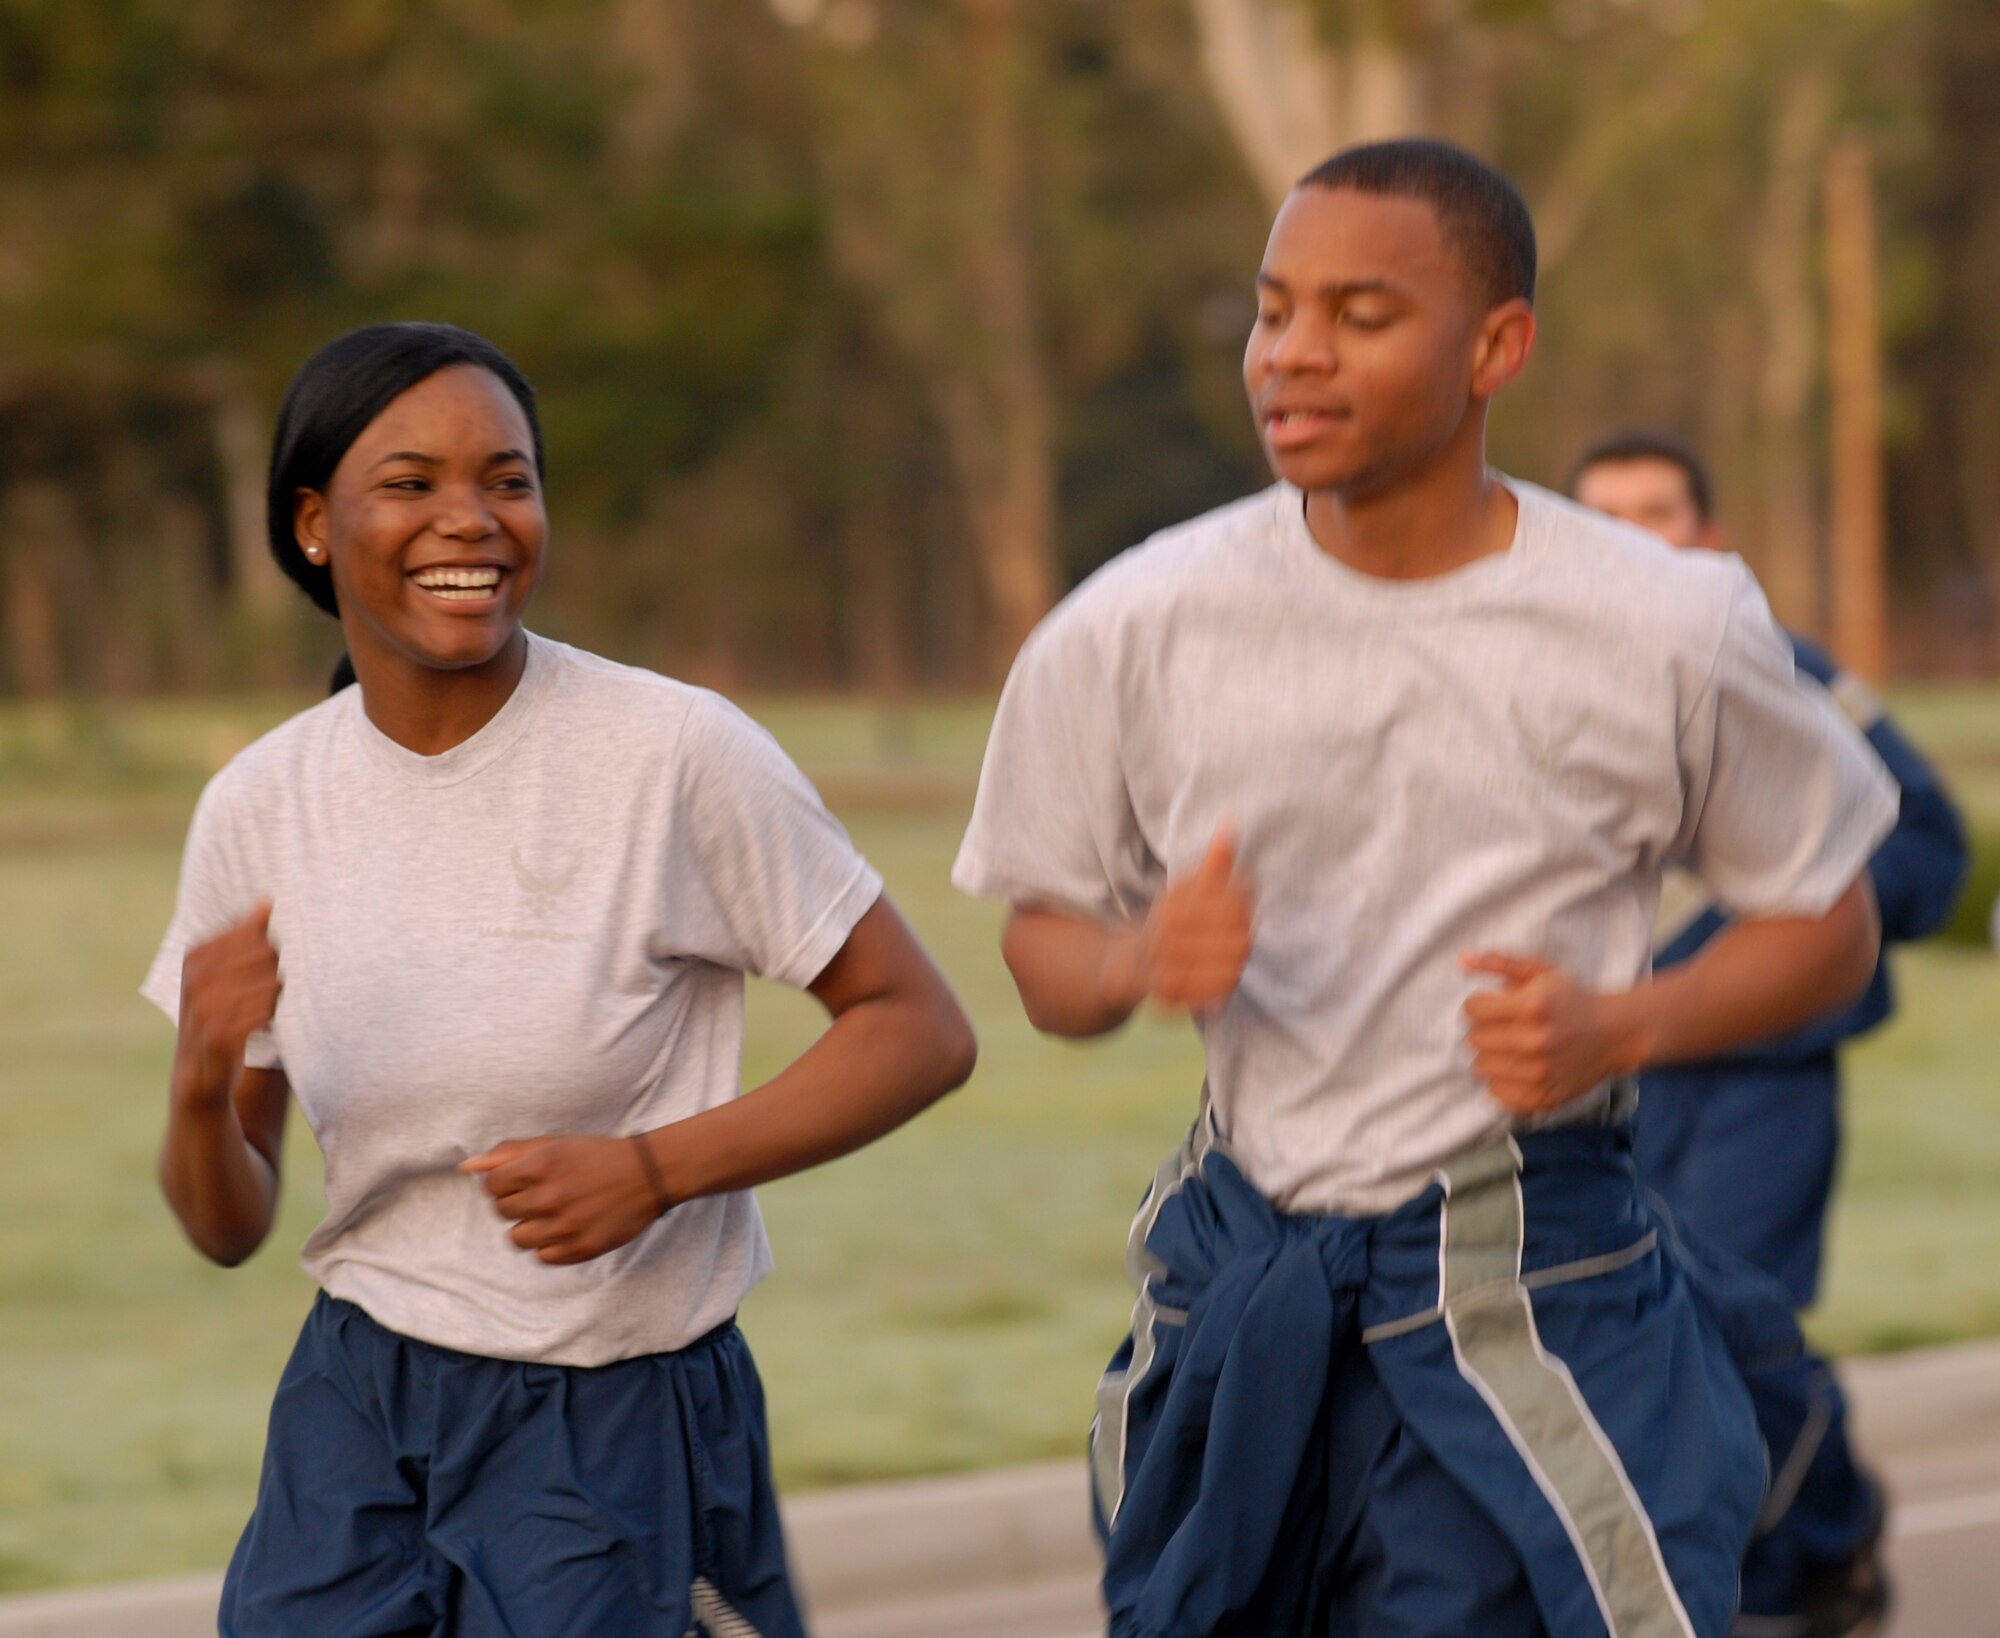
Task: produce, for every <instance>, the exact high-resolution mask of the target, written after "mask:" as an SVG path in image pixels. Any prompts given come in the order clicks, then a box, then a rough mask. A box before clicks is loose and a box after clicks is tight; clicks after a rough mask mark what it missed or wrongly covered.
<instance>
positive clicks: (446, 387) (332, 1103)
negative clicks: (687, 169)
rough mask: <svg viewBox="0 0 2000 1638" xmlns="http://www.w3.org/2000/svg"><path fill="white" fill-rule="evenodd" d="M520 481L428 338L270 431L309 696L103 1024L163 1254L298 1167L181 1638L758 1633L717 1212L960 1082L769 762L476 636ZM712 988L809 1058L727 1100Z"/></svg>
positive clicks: (332, 384)
mask: <svg viewBox="0 0 2000 1638" xmlns="http://www.w3.org/2000/svg"><path fill="white" fill-rule="evenodd" d="M542 477H543V460H542V437H541V429H540V425H539V422H538V419H537V416H536V410H535V400H534V394H533V392H532V390H531V389H530V387H529V385H528V383H527V381H526V380H525V378H523V376H522V375H521V373H520V371H519V370H518V369H516V368H515V366H514V365H513V364H512V363H511V362H510V361H509V360H508V359H507V358H506V357H505V356H504V355H503V354H501V353H500V352H499V351H498V349H496V348H495V347H493V346H492V344H491V343H489V342H487V341H484V340H482V339H481V338H480V337H478V336H475V335H471V334H469V333H468V332H465V331H463V330H457V329H454V328H452V327H450V326H446V325H431V324H391V325H375V326H370V327H368V328H366V329H362V330H357V331H354V332H352V333H350V334H348V335H346V336H343V337H341V338H339V339H338V340H336V341H334V342H332V343H330V344H329V345H328V346H326V347H325V348H323V349H322V350H321V351H320V352H319V353H317V354H315V355H314V357H313V358H312V359H311V360H310V361H309V362H308V363H307V364H306V365H305V366H304V368H303V369H301V370H300V372H299V374H298V376H297V378H296V379H295V380H294V382H293V384H292V388H291V391H290V393H289V394H288V395H287V397H286V400H285V405H284V408H283V411H282V413H281V415H280V418H279V424H278V431H277V438H276V446H275V449H274V451H273V455H272V460H271V469H270V482H269V492H268V497H267V499H268V525H269V533H270V543H271V548H272V551H273V552H274V553H275V554H276V556H277V559H278V562H279V564H280V566H281V567H283V568H284V570H285V571H286V573H287V574H289V575H290V576H291V577H292V578H293V579H294V580H295V581H297V582H298V584H299V585H300V586H301V587H302V588H303V589H304V590H305V591H306V592H307V593H308V595H310V596H311V597H312V599H313V601H314V602H315V603H317V604H318V605H319V606H320V607H321V608H322V609H324V610H325V611H326V612H328V613H330V614H333V615H335V616H336V617H337V618H338V619H339V620H340V623H341V628H342V635H343V637H344V638H345V640H346V647H347V654H348V656H349V657H350V659H351V662H352V673H353V676H354V679H355V681H354V684H353V685H352V686H347V687H344V688H342V689H340V690H339V691H337V692H335V693H334V695H333V697H332V698H330V699H328V700H326V701H324V702H323V703H321V704H320V705H318V706H316V707H314V708H313V709H311V710H308V711H306V712H303V713H302V714H300V715H299V716H296V717H294V718H292V719H291V720H290V721H289V722H286V723H284V724H283V725H281V726H280V727H278V728H277V729H275V730H273V731H272V732H271V733H270V734H267V735H266V736H265V737H264V738H263V739H261V740H259V741H258V742H257V743H256V744H255V745H253V746H251V747H250V748H249V749H248V750H246V751H244V752H243V753H242V754H241V755H239V756H237V757H236V758H234V759H233V760H232V761H231V762H230V763H229V764H228V766H226V767H225V768H224V769H223V770H222V771H221V772H220V773H219V774H217V775H216V777H215V778H214V779H213V780H212V781H211V782H210V784H209V786H208V788H207V789H206V790H205V791H204V792H203V794H202V797H201V801H200V803H199V805H198V807H197V808H196V811H195V815H194V819H193V823H192V825H191V827H190V830H189V834H188V842H187V849H186V854H185V857H184V860H183V865H182V871H181V878H180V888H179V896H178V900H177V903H176V905H175V909H174V915H173V920H172V923H171V925H170V926H169V928H168V931H167V934H166V937H165V939H164V941H163V942H162V944H161V947H160V950H159V954H158V956H157V957H156V959H155V960H154V963H153V966H152V970H151V972H150V973H149V974H148V976H147V978H146V982H145V985H144V993H145V994H146V996H147V997H148V998H149V999H151V1000H152V1001H154V1002H155V1003H157V1004H158V1005H159V1007H160V1008H161V1009H162V1010H163V1011H164V1012H165V1013H166V1014H167V1016H168V1017H169V1018H170V1019H172V1020H174V1021H175V1023H176V1025H177V1026H178V1029H179V1038H178V1042H177V1045H176V1049H175V1055H174V1062H173V1071H172V1080H171V1095H170V1103H169V1116H168V1125H167V1136H166V1143H165V1147H164V1150H163V1153H162V1156H161V1161H160V1175H161V1182H162V1185H163V1187H164V1190H165V1193H166V1196H167V1200H168V1202H169V1204H170V1205H171V1206H172V1208H173V1210H174V1212H175V1214H176V1216H177V1217H178V1218H179V1220H180V1222H181V1225H182V1227H183V1228H184V1229H185V1230H186V1232H187V1235H188V1237H189V1239H190V1240H192V1241H193V1242H194V1244H195V1246H196V1247H197V1248H198V1249H199V1250H200V1251H201V1252H202V1253H203V1254H204V1255H206V1256H208V1257H210V1258H212V1259H213V1260H214V1261H216V1262H218V1263H221V1264H224V1265H234V1264H237V1263H240V1262H242V1261H243V1260H244V1259H245V1258H246V1257H248V1256H250V1254H251V1253H252V1252H254V1251H255V1250H256V1249H257V1248H258V1246H259V1245H260V1244H261V1243H262V1242H263V1241H264V1239H265V1238H266V1236H267V1235H268V1234H269V1233H270V1229H271V1225H272V1220H273V1215H274V1212H275V1210H276V1206H277V1196H278V1188H279V1170H280V1157H281V1154H282V1150H283V1136H284V1128H285V1121H286V1113H287V1109H288V1107H289V1105H290V1102H291V1100H292V1099H293V1097H295V1096H296V1098H297V1099H298V1102H299V1105H300V1108H301V1110H302V1111H303V1113H304V1115H305V1118H306V1120H307V1121H308V1122H309V1123H310V1125H311V1127H312V1130H313V1135H314V1136H315V1137H316V1138H317V1139H318V1141H319V1144H320V1148H321V1150H322V1151H323V1153H324V1155H325V1157H326V1189H327V1208H328V1209H327V1215H326V1218H325V1220H324V1221H323V1222H321V1224H320V1225H319V1227H318V1228H317V1229H316V1230H314V1232H313V1234H312V1237H311V1238H310V1240H309V1241H308V1242H307V1244H306V1248H305V1265H306V1269H307V1272H308V1273H310V1274H311V1275H312V1277H313V1279H314V1281H315V1282H316V1283H317V1284H318V1286H319V1288H320V1290H319V1295H318V1296H317V1298H316V1299H315V1301H314V1303H313V1306H312V1310H311V1312H310V1314H309V1315H308V1317H307V1319H306V1322H305V1326H304V1329H303V1331H302V1332H301V1334H300V1337H299V1341H298V1344H297V1347H296V1348H295V1350H294V1352H293V1354H292V1358H291V1360H290V1362H289V1363H288V1364H287V1366H286V1368H285V1371H284V1375H283V1377H282V1379H281V1380H280V1382H279V1385H278V1390H277V1395H276V1399H275V1401H274V1403H273V1405H272V1409H271V1418H270V1428H269V1435H268V1438H267V1441H266V1445H265V1453H264V1464H263V1473H262V1477H261V1480H260V1482H259V1486H258V1494H257V1502H256V1507H255V1511H254V1512H253V1514H252V1516H251V1519H250V1522H249V1524H248V1526H247V1527H246V1528H245V1530H244V1533H243V1537H242V1539H241V1541H240V1543H239V1544H238V1547H237V1550H236V1553H235V1556H234V1558H233V1559H232V1561H231V1563H230V1567H229V1571H228V1575H227V1577H226V1579H225V1582H224V1587H223V1596H222V1607H221V1618H220V1630H221V1632H222V1634H223V1635H224V1638H304V1635H313V1638H330V1635H332V1634H340V1635H342V1638H390V1635H407V1634H412V1633H424V1634H430V1635H433V1638H503V1635H508V1634H537V1635H539V1634H553V1633H585V1632H588V1633H593V1634H596V1633H603V1634H620V1635H623V1634H634V1635H637V1634H646V1635H650V1638H686V1635H688V1634H693V1633H699V1634H704V1635H711V1638H723V1635H735V1634H740V1633H749V1632H756V1633H762V1634H766V1635H769V1638H778V1635H785V1638H800V1634H801V1633H802V1631H803V1628H802V1625H801V1621H800V1616H799V1612H798V1609H797V1607H796V1604H795V1601H794V1599H793V1596H792V1592H791V1588H790V1584H789V1579H788V1575H787V1570H786V1562H785V1553H784V1544H783V1540H782V1535H781V1532H780V1527H779V1520H778V1511H777V1502H776V1494H775V1490H774V1486H773V1483H772V1478H771V1471H770V1460H769V1450H768V1439H767V1435H766V1431H765V1419H764V1402H763V1390H762V1388H761V1386H760V1384H759V1381H758V1377H757V1371H756V1367H755V1365H754V1363H753V1362H752V1360H751V1357H750V1353H749V1349H748V1347H747V1345H746V1344H745V1342H744V1340H743V1336H742V1334H741V1332H740V1331H739V1330H738V1329H737V1326H736V1321H735V1315H736V1310H737V1306H738V1304H739V1303H740V1302H741V1301H742V1299H743V1297H744V1295H745V1293H746V1292H747V1291H748V1290H749V1289H750V1288H751V1287H752V1286H753V1285H755V1284H756V1283H757V1281H758V1280H760V1279H761V1278H762V1277H763V1276H764V1275H765V1274H766V1273H767V1272H768V1271H769V1269H770V1266H771V1262H770V1248H769V1246H768V1244H767V1243H766V1240H765V1236H764V1229H763V1223H762V1219H761V1217H760V1215H759V1213H758V1208H757V1205H756V1202H755V1199H754V1198H753V1196H752V1195H751V1193H750V1189H751V1187H752V1186H753V1185H755V1184H757V1183H761V1182H764V1181H767V1180H769V1179H772V1178H777V1177H782V1176H785V1175H787V1174H788V1173H791V1172H795V1171H799V1170H801V1169H802V1168H804V1167H807V1166H811V1165H815V1164H817V1163H819V1162H821V1161H824V1160H829V1159H831V1158H833V1157H834V1156H836V1155H840V1154H844V1153H846V1152H848V1151H850V1150H852V1149H855V1148H858V1147H859V1146H861V1145H862V1144H864V1143H867V1142H869V1141H870V1140H872V1139H873V1138H875V1137H878V1136H880V1135H881V1134H882V1133H884V1132H886V1131H888V1130H889V1129H890V1128H891V1127H893V1126H895V1125H897V1124H898V1123H899V1122H901V1121H904V1120H906V1119H908V1118H910V1117H911V1116H913V1115H915V1114H916V1113H917V1112H918V1111H920V1110H921V1109H923V1108H924V1107H925V1106H927V1105H928V1104H930V1103H931V1102H932V1101H934V1100H935V1099H936V1098H938V1097H940V1096H942V1095H943V1094H944V1093H945V1092H946V1091H948V1090H949V1089H950V1088H952V1087H953V1086H956V1085H958V1084H959V1083H960V1082H962V1081H963V1080H964V1079H965V1078H966V1076H967V1075H968V1074H969V1073H970V1071H971V1066H972V1059H973V1042H972V1035H971V1031H970V1028H969V1026H968V1025H967V1023H966V1020H965V1017H964V1015H963V1013H962V1012H961V1011H960V1010H959V1007H958V1004H957V1002H956V1000H955V999H954V998H953V996H952V994H951V991H950V989H949V988H948V987H947V986H946V984H945V982H944V980H943V979H942V977H940V975H939V974H938V972H937V970H936V968H935V967H933V966H932V964H931V962H930V960H929V958H928V957H927V956H926V954H925V953H924V951H923V949H922V948H921V947H920V946H919V944H918V943H917V941H916V939H915V938H914V937H913V936H912V934H911V933H910V931H909V929H908V928H907V927H906V926H905V925H904V922H903V920H902V918H901V916H900V915H899V914H898V913H897V911H896V909H895V907H894V906H893V905H892V904H891V903H890V901H889V899H888V897H887V896H886V895H885V894H884V893H883V891H882V881H881V878H880V876H878V875H877V874H876V873H875V871H874V870H873V869H872V868H871V867H870V866H869V865H868V863H867V861H866V860H864V859H863V858H862V857H861V856H860V855H859V854H858V853H857V852H856V851H855V849H854V847H853V845H852V844H851V843H850V841H849V840H848V838H847V835H846V833H845V832H844V831H843V830H842V829H841V827H840V825H839V824H838V823H836V822H835V820H834V819H833V817H832V816H831V815H830V814H829V813H828V812H827V811H826V809H825V808H824V807H823V806H822V805H821V803H820V801H819V798H818V796H817V795H816V794H815V793H814V791H813V789H812V787H811V786H810V785H809V784H808V783H807V781H806V779H805V778H804V776H803V775H802V774H800V772H799V771H798V769H797V768H795V767H794V766H793V765H792V764H791V762H790V761H789V760H788V759H787V758H786V757H785V755H784V753H783V752H782V751H780V750H779V748H778V746H777V744H776V742H775V741H773V740H772V739H771V737H770V736H769V735H768V734H766V733H765V732H764V731H763V730H762V729H760V728H758V727H757V726H756V725H755V724H754V723H752V722H751V721H750V720H749V718H747V717H746V716H744V715H743V714H742V713H741V712H740V711H738V710H736V709H735V708H734V707H733V706H731V705H729V704H728V703H727V702H726V701H724V700H722V699H721V698H720V697H718V696H716V695H714V694H711V693H709V692H708V691H706V690H704V689H698V688H692V687H689V686H686V685H684V684H681V683H678V682H675V681H673V680H671V679H669V678H666V677H661V676H658V675H656V674H654V673H652V672H648V671H641V670H637V669H634V668H632V667H628V666H622V665H617V664H614V663H612V662H611V661H609V660H604V659H600V658H598V657H596V656H594V655H590V654H586V653H583V652H582V651H580V650H577V649H574V648H570V647H568V646H566V645H564V644H561V643H555V642H550V641H548V640H547V639H544V638H541V637H538V636H535V635H533V634H531V633H530V632H529V631H528V630H527V629H526V628H525V626H524V625H523V624H522V619H523V616H524V613H525V610H526V608H527V605H528V603H529V601H530V599H531V597H532V596H533V594H534V591H535V588H536V586H537V584H538V583H539V580H540V577H541V574H542V571H543V568H544V564H545V560H546V544H547V533H548V519H547V514H546V511H545V509H544V506H543V500H542ZM746 973H757V974H761V975H764V976H767V977H770V978H773V979H776V980H778V981H780V982H783V983H787V984H790V985H792V986H794V987H796V988H800V989H804V990H808V991H810V992H811V993H812V995H813V996H814V997H815V998H816V999H817V1000H819V1001H820V1002H821V1004H822V1005H823V1006H824V1007H825V1008H826V1010H827V1012H828V1014H829V1015H830V1018H831V1022H830V1024H829V1026H828V1027H827V1029H826V1031H825V1033H824V1034H822V1035H821V1036H820V1038H819V1039H818V1041H817V1042H815V1043H814V1044H813V1046H811V1047H810V1048H809V1049H808V1050H807V1051H806V1052H805V1053H804V1054H803V1055H802V1056H801V1057H799V1058H798V1060H797V1061H796V1062H794V1063H793V1064H791V1065H790V1067H788V1068H787V1069H785V1070H783V1071H782V1072H781V1073H780V1074H778V1075H777V1076H776V1077H774V1078H773V1079H772V1080H771V1081H769V1082H768V1083H767V1084H765V1085H764V1086H762V1087H760V1088H758V1089H756V1090H754V1091H752V1092H749V1093H747V1094H744V1095H742V1096H739V1095H738V1094H739V1090H740V1088H739V1085H738V1075H739V1072H740V1062H741V1048H742V1034H743V1004H744V975H745V974H746Z"/></svg>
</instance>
